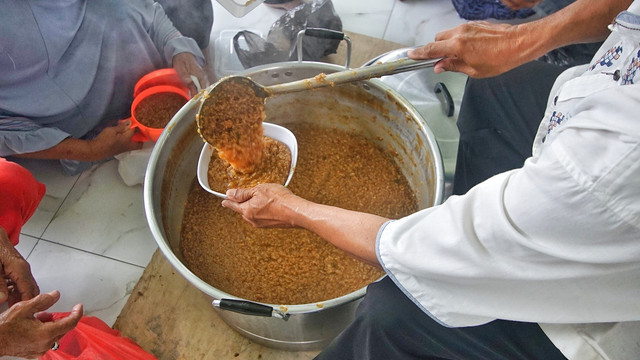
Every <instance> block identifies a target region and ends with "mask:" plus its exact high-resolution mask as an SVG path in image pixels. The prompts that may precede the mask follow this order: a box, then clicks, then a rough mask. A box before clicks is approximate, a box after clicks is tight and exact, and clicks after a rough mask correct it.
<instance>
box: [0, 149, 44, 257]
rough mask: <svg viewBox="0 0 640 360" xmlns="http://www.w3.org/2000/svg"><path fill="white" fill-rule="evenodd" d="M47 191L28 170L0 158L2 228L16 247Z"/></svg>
mask: <svg viewBox="0 0 640 360" xmlns="http://www.w3.org/2000/svg"><path fill="white" fill-rule="evenodd" d="M45 190H46V189H45V186H44V184H42V183H40V182H38V181H37V180H36V179H35V178H34V177H33V175H31V173H30V172H29V171H28V170H27V169H25V168H23V167H22V166H20V165H18V164H16V163H14V162H10V161H7V160H5V159H3V158H1V157H0V226H1V227H3V228H4V230H5V231H6V232H7V235H9V239H10V240H11V243H12V244H13V245H14V246H15V245H17V244H18V239H19V237H20V229H22V225H24V224H25V223H26V222H27V220H29V218H30V217H31V215H33V213H34V212H35V211H36V208H37V207H38V204H39V203H40V200H41V199H42V197H43V196H44V193H45Z"/></svg>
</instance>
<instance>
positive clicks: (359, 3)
mask: <svg viewBox="0 0 640 360" xmlns="http://www.w3.org/2000/svg"><path fill="white" fill-rule="evenodd" d="M395 2H396V1H395V0H333V7H334V8H335V9H336V13H337V14H338V16H340V20H342V27H343V29H344V30H346V31H352V32H355V33H358V34H362V35H368V36H371V37H374V38H378V39H381V38H382V36H383V35H384V31H385V28H386V27H387V23H388V22H389V14H390V13H391V10H392V9H393V7H394V3H395Z"/></svg>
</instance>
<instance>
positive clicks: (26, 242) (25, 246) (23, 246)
mask: <svg viewBox="0 0 640 360" xmlns="http://www.w3.org/2000/svg"><path fill="white" fill-rule="evenodd" d="M37 243H38V239H36V238H34V237H31V236H29V235H24V234H20V242H19V243H18V245H16V250H18V252H19V253H20V255H22V257H23V258H25V259H26V258H27V257H28V256H29V254H31V251H32V250H33V248H34V247H35V246H36V244H37Z"/></svg>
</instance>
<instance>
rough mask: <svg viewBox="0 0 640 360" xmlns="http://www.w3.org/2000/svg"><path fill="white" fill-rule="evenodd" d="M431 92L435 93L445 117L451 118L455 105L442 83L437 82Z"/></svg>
mask: <svg viewBox="0 0 640 360" xmlns="http://www.w3.org/2000/svg"><path fill="white" fill-rule="evenodd" d="M433 91H434V92H435V93H436V96H438V98H439V99H440V102H441V103H442V111H444V113H445V115H447V116H448V117H452V116H453V113H454V111H455V105H454V103H453V98H452V97H451V94H450V93H449V89H447V86H446V85H445V84H444V83H441V82H438V83H436V86H435V87H434V89H433Z"/></svg>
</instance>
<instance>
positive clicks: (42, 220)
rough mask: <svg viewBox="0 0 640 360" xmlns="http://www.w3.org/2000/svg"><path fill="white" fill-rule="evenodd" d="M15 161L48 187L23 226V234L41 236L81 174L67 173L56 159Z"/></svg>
mask: <svg viewBox="0 0 640 360" xmlns="http://www.w3.org/2000/svg"><path fill="white" fill-rule="evenodd" d="M15 161H16V162H17V163H19V164H20V165H22V166H24V167H25V168H26V169H27V170H29V171H30V172H31V174H33V176H34V177H35V178H36V180H38V181H40V182H41V183H43V184H44V185H45V186H46V187H47V192H46V194H45V195H44V197H43V198H42V200H41V201H40V204H39V205H38V209H37V210H36V212H35V213H34V214H33V216H31V219H29V221H28V222H27V223H26V224H24V226H23V227H22V233H23V234H27V235H31V236H34V237H36V238H39V237H40V236H42V233H43V232H44V230H45V228H46V227H47V225H48V224H49V222H50V221H51V219H52V218H53V216H54V214H55V212H56V211H57V210H58V208H59V207H60V205H61V204H62V201H63V200H64V199H65V197H66V196H67V195H68V194H69V191H70V190H71V188H72V187H73V184H74V183H75V182H76V180H77V179H78V176H79V175H75V176H70V175H67V174H65V173H64V172H63V171H62V166H61V165H60V163H59V162H58V161H54V160H34V159H15Z"/></svg>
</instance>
